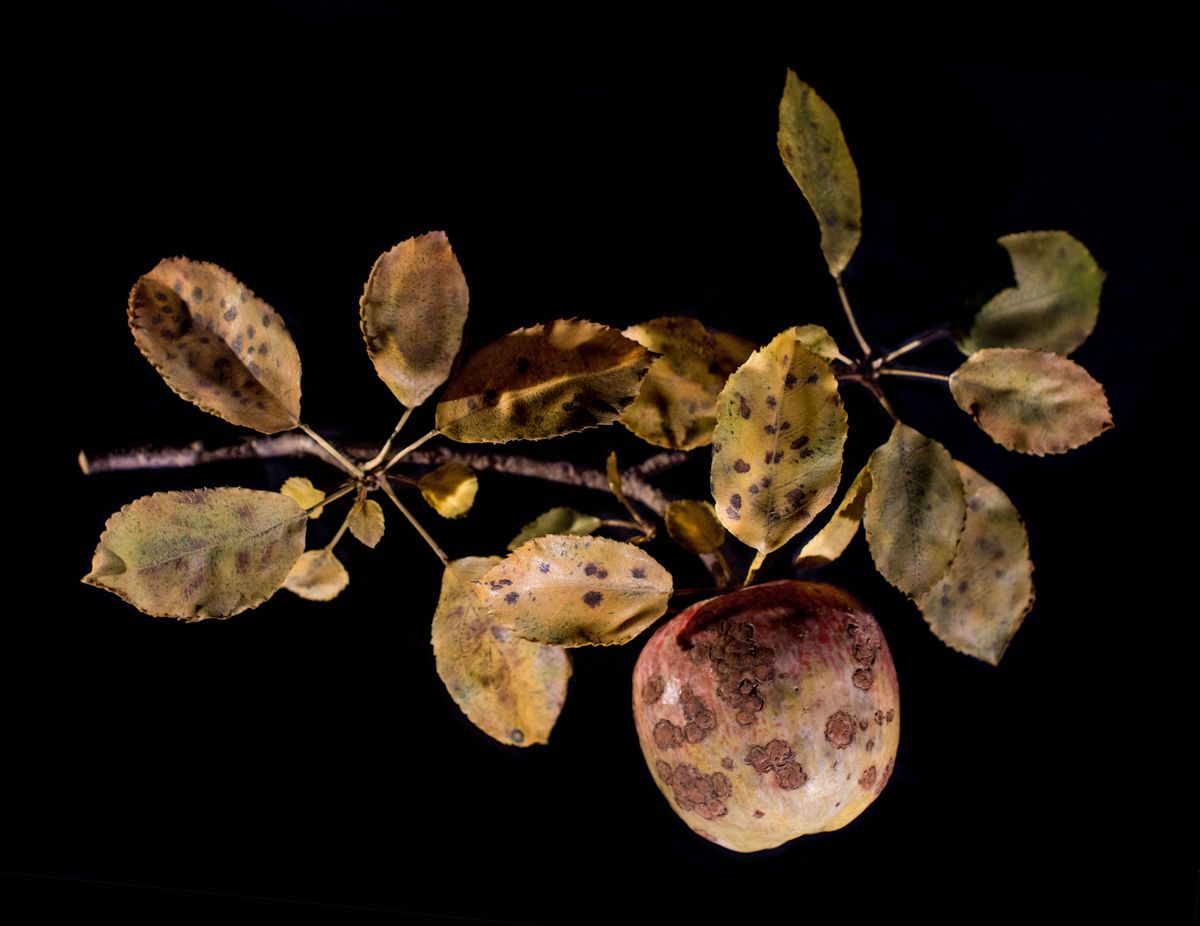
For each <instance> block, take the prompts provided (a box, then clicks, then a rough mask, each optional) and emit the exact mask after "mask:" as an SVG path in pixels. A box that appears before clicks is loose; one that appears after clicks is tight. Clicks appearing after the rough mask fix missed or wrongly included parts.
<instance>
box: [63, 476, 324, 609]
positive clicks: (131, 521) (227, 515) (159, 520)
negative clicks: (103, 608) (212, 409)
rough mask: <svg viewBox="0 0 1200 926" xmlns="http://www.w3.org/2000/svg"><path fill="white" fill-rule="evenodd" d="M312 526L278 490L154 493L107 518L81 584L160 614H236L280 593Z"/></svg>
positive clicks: (207, 490)
mask: <svg viewBox="0 0 1200 926" xmlns="http://www.w3.org/2000/svg"><path fill="white" fill-rule="evenodd" d="M307 523H308V518H307V517H306V515H305V513H304V509H302V508H301V507H300V506H299V505H297V504H296V503H295V502H294V501H292V499H290V498H288V497H287V496H285V495H280V494H279V493H278V492H259V491H256V490H254V489H240V488H228V489H197V490H195V491H190V492H156V493H155V494H154V495H147V496H144V497H142V498H139V499H138V500H137V501H135V502H132V503H131V504H128V505H126V506H125V507H124V508H122V509H121V510H120V511H118V512H117V513H116V514H114V515H113V516H112V517H110V518H109V519H108V523H107V524H105V525H104V533H103V534H101V535H100V543H99V545H98V546H97V547H96V553H95V556H93V558H92V571H91V572H90V573H88V575H87V576H85V577H84V580H83V581H84V582H87V583H88V584H89V585H95V586H98V587H99V588H104V589H107V590H109V591H110V592H114V593H115V594H117V595H119V596H121V597H122V598H124V599H125V600H126V601H128V602H129V603H130V604H132V605H133V606H134V607H136V608H137V609H138V610H140V611H143V612H145V613H146V614H151V615H154V616H155V617H178V618H181V619H183V620H189V621H192V620H202V619H204V618H210V617H230V616H232V615H234V614H239V613H241V612H242V611H245V610H246V609H247V608H254V607H257V606H258V605H260V604H262V603H263V602H264V601H266V600H267V599H268V598H270V597H271V596H272V595H273V594H275V592H276V591H277V590H278V589H279V587H280V586H281V585H282V584H283V580H284V578H285V577H286V576H287V574H288V570H289V569H291V567H292V564H293V563H294V562H296V558H297V557H298V556H300V554H301V552H302V551H303V550H304V533H305V525H306V524H307Z"/></svg>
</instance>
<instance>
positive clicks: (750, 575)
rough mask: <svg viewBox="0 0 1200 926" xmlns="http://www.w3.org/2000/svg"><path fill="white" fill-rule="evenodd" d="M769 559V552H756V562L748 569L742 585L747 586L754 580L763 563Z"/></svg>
mask: <svg viewBox="0 0 1200 926" xmlns="http://www.w3.org/2000/svg"><path fill="white" fill-rule="evenodd" d="M766 561H767V554H766V553H763V552H761V551H760V552H758V553H756V554H754V562H752V563H751V564H750V568H749V569H748V570H746V578H745V579H744V580H743V581H742V586H743V587H745V586H747V585H749V584H750V583H752V582H753V581H754V576H755V575H756V574H757V573H758V571H759V570H760V569H762V567H763V564H764V563H765V562H766Z"/></svg>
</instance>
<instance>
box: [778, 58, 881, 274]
mask: <svg viewBox="0 0 1200 926" xmlns="http://www.w3.org/2000/svg"><path fill="white" fill-rule="evenodd" d="M778 140H779V154H780V156H781V157H782V158H783V163H784V165H785V166H786V167H787V169H788V173H790V174H791V175H792V179H793V180H795V181H796V185H797V186H799V187H800V192H801V193H803V194H804V198H805V199H807V200H808V204H809V205H810V206H812V210H813V212H815V213H816V215H817V222H818V223H819V224H820V226H821V250H822V251H823V252H824V254H825V262H826V263H827V264H828V265H829V272H830V273H832V274H833V275H834V276H835V277H838V276H841V273H842V271H843V270H845V269H846V264H848V263H849V262H850V258H851V257H852V256H853V254H854V249H855V248H857V247H858V240H859V238H861V237H862V197H861V194H860V193H859V189H858V170H857V169H856V168H855V166H854V160H853V159H852V158H851V157H850V149H849V148H848V147H847V146H846V138H845V136H844V135H843V134H842V126H841V123H840V122H838V118H837V116H836V115H834V112H833V110H832V109H830V108H829V104H828V103H826V102H825V101H824V100H823V99H821V98H820V97H819V96H817V93H816V91H815V90H813V88H812V87H810V86H809V85H808V84H806V83H804V81H802V80H800V79H799V78H798V77H796V75H795V74H794V73H793V72H792V71H790V70H789V71H788V73H787V83H786V84H785V85H784V88H783V99H782V100H781V101H780V103H779V139H778Z"/></svg>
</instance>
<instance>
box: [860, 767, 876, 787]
mask: <svg viewBox="0 0 1200 926" xmlns="http://www.w3.org/2000/svg"><path fill="white" fill-rule="evenodd" d="M874 785H875V766H874V765H872V766H871V767H870V768H868V769H867V770H866V771H865V772H863V773H862V774H861V775H859V776H858V786H859V787H860V788H862V789H863V790H864V791H870V790H871V788H872V787H874Z"/></svg>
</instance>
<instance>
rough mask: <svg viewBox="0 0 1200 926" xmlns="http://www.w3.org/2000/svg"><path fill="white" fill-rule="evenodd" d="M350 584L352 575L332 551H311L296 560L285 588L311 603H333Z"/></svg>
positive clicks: (285, 582) (285, 581)
mask: <svg viewBox="0 0 1200 926" xmlns="http://www.w3.org/2000/svg"><path fill="white" fill-rule="evenodd" d="M349 584H350V575H349V573H347V572H346V567H345V566H343V565H342V563H341V561H340V560H339V559H338V558H337V557H336V556H334V555H333V551H332V550H309V551H308V552H307V553H305V554H303V555H302V556H301V557H300V558H299V559H298V560H296V564H295V565H294V566H292V571H291V572H289V573H288V575H287V579H285V580H284V583H283V587H284V588H286V589H287V590H288V591H289V592H295V593H296V594H297V595H299V596H300V597H301V598H307V599H308V600H309V601H332V600H333V599H334V598H336V597H337V596H338V595H339V594H340V593H341V591H342V589H344V588H345V587H346V586H347V585H349Z"/></svg>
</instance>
